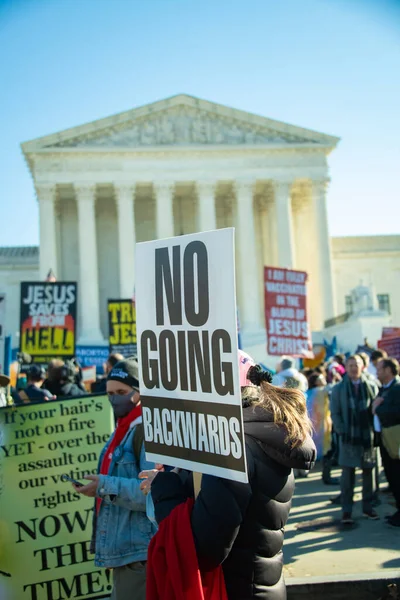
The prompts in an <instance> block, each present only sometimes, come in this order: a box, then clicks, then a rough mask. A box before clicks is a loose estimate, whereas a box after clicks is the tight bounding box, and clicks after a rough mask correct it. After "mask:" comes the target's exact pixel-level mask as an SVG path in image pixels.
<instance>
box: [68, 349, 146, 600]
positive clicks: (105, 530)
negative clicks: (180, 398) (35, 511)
mask: <svg viewBox="0 0 400 600" xmlns="http://www.w3.org/2000/svg"><path fill="white" fill-rule="evenodd" d="M107 393H108V397H109V400H110V403H111V406H112V408H113V411H114V416H115V419H116V422H117V426H116V429H115V431H114V434H113V435H112V436H111V438H110V440H109V441H108V442H107V444H106V445H105V447H104V448H103V451H102V453H101V455H100V459H99V474H98V475H88V476H87V477H86V479H88V480H90V483H88V484H87V485H85V486H83V487H76V486H74V489H75V491H76V492H78V493H79V494H83V495H84V496H89V497H91V498H96V500H95V509H94V520H93V537H92V543H91V550H92V552H94V553H95V564H96V566H98V567H102V568H110V569H113V591H112V595H111V600H131V599H132V600H145V598H146V560H147V548H148V545H149V542H150V540H151V538H152V536H153V534H154V533H155V527H154V525H152V524H151V522H150V521H149V519H148V518H147V516H146V499H145V497H144V496H143V494H142V492H141V490H140V484H141V482H140V480H139V478H138V476H139V473H140V472H141V471H143V470H148V469H154V467H155V465H154V463H150V462H147V461H146V458H145V450H144V443H143V440H144V432H143V424H142V406H141V402H140V394H139V366H138V362H137V360H136V358H127V359H125V360H122V361H120V362H118V363H117V364H116V365H115V366H114V367H113V369H112V370H111V371H110V373H109V374H108V377H107Z"/></svg>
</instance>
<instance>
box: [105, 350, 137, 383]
mask: <svg viewBox="0 0 400 600" xmlns="http://www.w3.org/2000/svg"><path fill="white" fill-rule="evenodd" d="M107 381H120V382H121V383H125V384H126V385H129V386H130V387H131V388H133V389H134V390H137V391H139V364H138V361H137V358H136V357H134V356H131V357H129V358H125V359H124V360H120V361H119V362H117V364H116V365H114V367H113V368H112V369H111V371H110V372H109V374H108V377H107Z"/></svg>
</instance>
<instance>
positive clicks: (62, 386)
mask: <svg viewBox="0 0 400 600" xmlns="http://www.w3.org/2000/svg"><path fill="white" fill-rule="evenodd" d="M54 387H55V388H56V389H58V390H59V394H58V396H57V397H58V398H77V397H79V396H86V395H87V392H86V391H84V390H82V388H81V387H80V385H79V384H77V383H76V365H75V364H74V363H72V362H71V361H68V360H67V361H66V362H65V363H64V364H63V366H62V367H57V368H55V370H54Z"/></svg>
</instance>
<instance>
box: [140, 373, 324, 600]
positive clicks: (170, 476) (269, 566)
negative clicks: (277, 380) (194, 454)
mask: <svg viewBox="0 0 400 600" xmlns="http://www.w3.org/2000/svg"><path fill="white" fill-rule="evenodd" d="M247 377H248V378H249V379H250V380H251V382H252V384H253V386H247V387H244V388H242V401H243V417H244V431H245V440H246V457H247V468H248V477H249V483H248V484H243V483H237V482H234V481H230V480H227V479H222V478H219V477H214V476H210V475H203V477H202V482H201V490H200V493H199V495H198V496H197V499H196V501H195V504H194V508H193V512H192V521H191V523H192V531H193V537H194V542H195V547H196V552H197V557H198V561H199V566H200V569H201V570H206V571H207V570H211V569H214V568H216V567H217V566H218V565H220V564H222V566H223V571H224V577H225V584H226V589H227V594H228V598H229V600H251V599H257V600H285V598H286V588H285V582H284V578H283V553H282V546H283V539H284V527H285V525H286V522H287V520H288V517H289V511H290V507H291V501H292V496H293V492H294V487H295V480H294V476H293V469H305V470H309V469H311V468H312V466H313V465H314V462H315V459H316V449H315V445H314V443H313V441H312V438H311V436H310V433H311V424H310V421H309V418H308V416H307V409H306V401H305V397H304V395H303V394H302V392H300V391H299V390H296V389H285V388H277V387H275V386H272V385H270V383H269V382H270V380H271V376H270V374H269V373H267V372H263V371H262V370H261V368H260V367H258V366H256V367H254V366H252V367H250V369H249V372H248V374H247ZM155 474H157V476H155ZM143 485H144V489H145V491H146V487H145V486H146V485H147V486H150V485H151V495H152V499H153V503H154V510H155V517H156V520H157V522H158V523H160V522H161V521H162V520H163V519H164V518H166V517H167V516H168V515H169V514H170V512H171V511H172V510H173V509H174V508H175V507H176V506H177V505H178V504H179V503H181V502H185V501H186V499H187V498H188V497H190V496H192V497H193V495H194V492H193V476H192V473H189V472H188V471H184V470H178V469H175V470H174V471H172V472H169V473H165V472H159V473H155V472H152V474H151V475H150V476H149V479H148V480H147V482H146V484H143Z"/></svg>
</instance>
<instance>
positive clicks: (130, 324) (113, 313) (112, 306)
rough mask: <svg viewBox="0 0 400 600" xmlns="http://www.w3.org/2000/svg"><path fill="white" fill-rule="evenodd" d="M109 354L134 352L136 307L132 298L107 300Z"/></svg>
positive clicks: (129, 354)
mask: <svg viewBox="0 0 400 600" xmlns="http://www.w3.org/2000/svg"><path fill="white" fill-rule="evenodd" d="M108 328H109V338H108V339H109V347H110V354H114V353H116V352H118V353H119V354H122V355H123V356H132V355H134V354H136V307H135V304H134V302H133V301H132V300H109V301H108Z"/></svg>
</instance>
